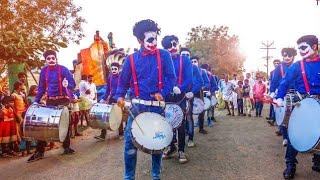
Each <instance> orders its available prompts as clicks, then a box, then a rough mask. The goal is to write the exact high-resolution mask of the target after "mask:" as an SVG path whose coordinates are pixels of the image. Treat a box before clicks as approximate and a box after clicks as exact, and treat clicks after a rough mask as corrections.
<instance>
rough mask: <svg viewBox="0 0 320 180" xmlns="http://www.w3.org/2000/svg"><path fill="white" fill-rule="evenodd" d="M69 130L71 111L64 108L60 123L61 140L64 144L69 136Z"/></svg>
mask: <svg viewBox="0 0 320 180" xmlns="http://www.w3.org/2000/svg"><path fill="white" fill-rule="evenodd" d="M68 129H69V110H68V108H67V107H63V109H62V112H61V116H60V121H59V140H60V142H63V141H64V140H65V139H66V137H67V134H68Z"/></svg>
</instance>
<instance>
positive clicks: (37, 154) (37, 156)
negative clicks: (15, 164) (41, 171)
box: [27, 152, 44, 163]
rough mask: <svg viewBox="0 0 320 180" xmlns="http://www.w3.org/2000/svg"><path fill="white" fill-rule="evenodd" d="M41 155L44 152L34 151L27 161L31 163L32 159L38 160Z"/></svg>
mask: <svg viewBox="0 0 320 180" xmlns="http://www.w3.org/2000/svg"><path fill="white" fill-rule="evenodd" d="M43 156H44V153H40V152H36V153H34V154H33V155H32V156H31V157H30V158H29V159H28V161H27V162H28V163H31V162H34V161H38V160H40V159H42V158H43Z"/></svg>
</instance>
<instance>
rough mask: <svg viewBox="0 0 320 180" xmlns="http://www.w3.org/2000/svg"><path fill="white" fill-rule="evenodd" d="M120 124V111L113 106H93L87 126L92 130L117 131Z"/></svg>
mask: <svg viewBox="0 0 320 180" xmlns="http://www.w3.org/2000/svg"><path fill="white" fill-rule="evenodd" d="M121 123H122V110H121V108H120V107H119V106H118V105H116V104H114V105H110V104H103V103H96V104H94V105H93V106H92V107H91V109H90V112H89V124H90V126H91V127H92V128H93V129H108V130H111V131H117V130H118V129H119V127H120V125H121Z"/></svg>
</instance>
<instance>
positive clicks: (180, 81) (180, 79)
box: [178, 56, 182, 86]
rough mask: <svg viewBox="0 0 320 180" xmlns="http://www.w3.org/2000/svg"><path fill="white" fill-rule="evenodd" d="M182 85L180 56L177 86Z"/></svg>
mask: <svg viewBox="0 0 320 180" xmlns="http://www.w3.org/2000/svg"><path fill="white" fill-rule="evenodd" d="M181 84H182V56H180V65H179V81H178V86H181Z"/></svg>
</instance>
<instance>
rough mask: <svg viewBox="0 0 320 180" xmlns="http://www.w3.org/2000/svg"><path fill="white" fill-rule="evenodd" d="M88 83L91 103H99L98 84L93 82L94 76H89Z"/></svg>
mask: <svg viewBox="0 0 320 180" xmlns="http://www.w3.org/2000/svg"><path fill="white" fill-rule="evenodd" d="M88 83H89V87H90V101H91V104H95V103H97V102H98V101H97V87H96V84H95V83H94V82H93V76H92V75H89V76H88Z"/></svg>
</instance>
